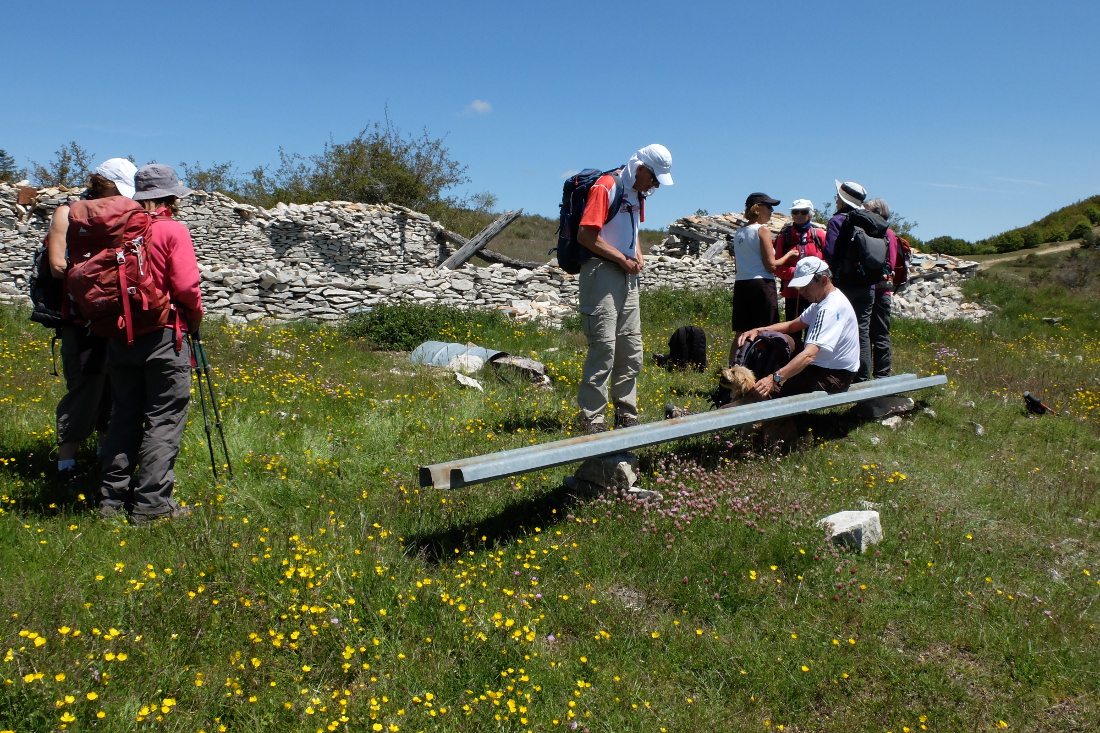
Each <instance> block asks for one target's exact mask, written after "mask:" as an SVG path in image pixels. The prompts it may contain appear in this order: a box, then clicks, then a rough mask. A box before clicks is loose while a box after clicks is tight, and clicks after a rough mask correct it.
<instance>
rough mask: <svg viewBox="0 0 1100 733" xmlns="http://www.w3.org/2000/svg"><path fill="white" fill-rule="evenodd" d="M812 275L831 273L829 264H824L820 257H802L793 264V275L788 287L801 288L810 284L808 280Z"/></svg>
mask: <svg viewBox="0 0 1100 733" xmlns="http://www.w3.org/2000/svg"><path fill="white" fill-rule="evenodd" d="M814 275H829V276H830V277H831V276H832V273H831V272H830V271H829V266H828V265H826V264H825V260H823V259H821V258H820V257H803V258H802V259H801V260H799V261H798V264H797V265H795V266H794V277H792V278H791V282H790V284H789V285H790V287H792V288H801V287H804V286H806V285H809V284H810V281H811V280H813V279H814Z"/></svg>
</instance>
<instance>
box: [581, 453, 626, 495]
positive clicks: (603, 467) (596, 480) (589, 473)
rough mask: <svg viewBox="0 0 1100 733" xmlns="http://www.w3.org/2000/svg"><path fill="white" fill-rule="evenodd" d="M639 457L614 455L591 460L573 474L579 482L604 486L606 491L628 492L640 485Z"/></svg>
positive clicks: (622, 454)
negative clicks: (618, 490) (637, 484)
mask: <svg viewBox="0 0 1100 733" xmlns="http://www.w3.org/2000/svg"><path fill="white" fill-rule="evenodd" d="M637 470H638V457H637V456H636V455H634V454H633V453H626V452H624V453H612V454H611V455H607V456H600V457H598V458H589V459H588V460H586V461H585V462H584V463H582V464H581V466H580V468H578V469H577V471H576V472H575V473H574V474H573V476H574V478H576V479H577V480H578V481H587V482H588V483H591V484H595V485H597V486H602V487H604V488H605V489H620V490H622V491H628V490H629V489H630V487H632V486H634V485H635V484H636V483H638V473H637Z"/></svg>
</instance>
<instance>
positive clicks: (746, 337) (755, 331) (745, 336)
mask: <svg viewBox="0 0 1100 733" xmlns="http://www.w3.org/2000/svg"><path fill="white" fill-rule="evenodd" d="M758 335H760V329H759V328H751V329H749V330H748V331H745V332H744V333H742V334H741V335H740V336H738V337H737V345H738V346H744V345H745V343H746V342H748V341H752V340H753V339H754V338H756V337H757V336H758ZM757 384H759V382H757Z"/></svg>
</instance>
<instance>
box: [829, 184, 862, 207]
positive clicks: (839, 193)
mask: <svg viewBox="0 0 1100 733" xmlns="http://www.w3.org/2000/svg"><path fill="white" fill-rule="evenodd" d="M833 181H834V182H835V183H836V195H837V196H839V197H840V200H841V201H843V202H844V203H846V204H848V205H849V206H851V207H852V208H853V209H862V208H863V202H862V201H860V200H859V199H854V198H851V197H849V196H848V194H846V193H844V189H843V188H841V186H843V185H844V184H843V183H841V182H840V181H838V180H836V179H835V178H834V179H833Z"/></svg>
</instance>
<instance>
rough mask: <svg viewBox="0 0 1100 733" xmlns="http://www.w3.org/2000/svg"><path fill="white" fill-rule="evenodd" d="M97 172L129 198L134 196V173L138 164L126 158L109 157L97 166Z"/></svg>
mask: <svg viewBox="0 0 1100 733" xmlns="http://www.w3.org/2000/svg"><path fill="white" fill-rule="evenodd" d="M95 172H96V173H98V174H99V175H101V176H103V177H104V178H106V179H107V180H108V181H110V182H111V183H113V184H115V188H117V189H118V192H119V193H121V194H122V195H123V196H125V197H126V198H128V199H132V198H133V197H134V191H135V190H136V189H135V188H134V174H135V173H137V166H136V165H134V164H133V163H131V162H130V161H128V160H126V159H125V158H108V159H107V160H105V161H103V162H102V163H100V164H99V165H97V166H96V169H95Z"/></svg>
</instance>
